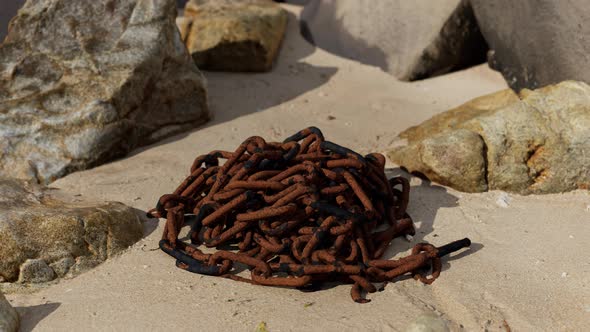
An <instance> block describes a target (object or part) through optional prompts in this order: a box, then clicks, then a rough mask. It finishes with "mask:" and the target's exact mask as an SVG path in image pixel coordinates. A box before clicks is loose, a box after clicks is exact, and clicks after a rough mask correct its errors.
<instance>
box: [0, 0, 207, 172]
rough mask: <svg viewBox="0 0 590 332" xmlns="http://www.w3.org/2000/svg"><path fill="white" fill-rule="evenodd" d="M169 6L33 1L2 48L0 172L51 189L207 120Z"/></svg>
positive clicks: (151, 0)
mask: <svg viewBox="0 0 590 332" xmlns="http://www.w3.org/2000/svg"><path fill="white" fill-rule="evenodd" d="M175 18H176V6H175V2H174V0H120V1H87V0H35V1H33V0H29V1H27V2H26V3H25V5H24V7H23V8H22V9H21V10H20V11H19V13H18V15H17V16H16V17H15V18H14V19H13V20H12V21H11V25H10V28H9V32H8V36H7V37H6V39H5V41H4V43H3V44H2V45H0V151H1V154H0V175H4V176H12V177H17V178H24V179H31V178H33V179H36V180H37V181H39V182H41V183H48V182H51V181H53V180H55V179H56V178H59V177H62V176H64V175H66V174H67V173H70V172H72V171H75V170H80V169H85V168H89V167H92V166H95V165H98V164H101V163H104V162H106V161H108V160H111V159H113V158H115V157H118V156H121V155H123V154H125V153H126V152H128V151H130V150H131V149H133V148H135V147H137V146H140V145H144V144H148V143H151V142H154V141H156V140H159V139H161V138H162V137H165V136H169V135H171V134H173V133H177V132H180V131H183V130H187V129H189V128H193V127H195V126H196V125H198V124H201V123H203V122H204V121H206V120H207V119H208V117H209V113H208V108H207V103H206V91H205V81H204V78H203V76H202V75H201V73H200V72H199V70H198V69H197V67H196V66H195V65H194V63H193V62H192V61H191V58H190V56H189V54H188V52H187V50H186V48H185V47H184V45H183V44H182V42H181V39H180V35H179V33H178V30H177V29H176V25H175Z"/></svg>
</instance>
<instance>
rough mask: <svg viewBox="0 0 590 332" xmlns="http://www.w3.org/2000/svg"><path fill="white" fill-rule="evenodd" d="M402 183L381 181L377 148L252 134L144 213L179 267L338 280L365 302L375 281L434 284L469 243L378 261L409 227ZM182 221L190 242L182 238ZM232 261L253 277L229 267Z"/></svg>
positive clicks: (276, 282)
mask: <svg viewBox="0 0 590 332" xmlns="http://www.w3.org/2000/svg"><path fill="white" fill-rule="evenodd" d="M409 191H410V184H409V181H408V180H406V179H404V178H401V177H400V178H393V179H389V180H388V179H387V177H386V176H385V157H384V156H383V155H381V154H376V153H372V154H368V155H366V156H364V157H363V156H362V155H360V154H358V153H356V152H355V151H352V150H350V149H348V148H346V147H343V146H340V145H338V144H335V143H333V142H329V141H326V140H325V139H324V136H323V134H322V133H321V131H320V130H319V129H317V128H315V127H310V128H307V129H304V130H302V131H300V132H298V133H296V134H295V135H293V136H291V137H289V138H287V139H286V140H285V141H284V142H282V143H279V142H266V141H265V140H264V139H263V138H261V137H258V136H253V137H250V138H248V139H247V140H245V141H244V142H243V143H242V144H240V146H238V148H237V149H236V150H235V151H233V152H229V151H221V150H216V151H212V152H211V153H209V154H206V155H202V156H199V157H197V158H196V159H195V161H194V162H193V164H192V166H191V168H190V174H189V176H187V177H186V178H185V179H184V180H183V181H182V182H181V183H180V184H179V185H178V187H176V189H175V190H174V192H173V193H172V194H168V195H163V196H162V197H161V198H160V200H159V201H158V204H157V206H156V208H154V209H152V210H150V212H149V213H150V214H151V215H153V216H157V217H162V218H166V224H165V225H164V232H163V235H162V239H161V241H160V248H161V249H162V251H164V252H166V253H167V254H169V255H170V256H172V257H174V258H175V259H176V266H178V267H179V268H181V269H183V270H186V271H189V272H194V273H200V274H206V275H213V276H221V277H224V278H229V279H232V280H236V281H242V282H248V283H251V284H256V285H266V286H280V287H301V288H306V287H308V286H311V285H312V284H313V285H317V284H320V283H322V282H326V281H343V282H347V283H351V284H352V289H351V296H352V298H353V300H354V301H356V302H359V303H366V302H368V301H369V300H367V299H365V298H364V297H363V295H364V294H365V293H372V292H375V291H376V288H375V286H374V285H373V284H372V283H373V282H389V281H393V280H394V279H395V278H397V277H399V276H400V275H403V274H411V275H412V276H413V277H414V278H415V279H417V280H420V281H422V282H424V283H432V282H433V281H434V280H435V279H436V278H437V277H438V276H439V275H440V273H441V270H442V262H441V257H443V256H445V255H448V254H450V253H452V252H454V251H457V250H460V249H461V248H465V247H468V246H469V244H470V242H469V240H468V239H464V240H460V241H456V242H453V243H450V244H448V245H445V246H442V247H440V248H436V247H434V246H432V245H429V244H417V245H416V246H415V247H414V248H413V249H412V252H411V254H410V255H408V256H407V257H404V258H401V259H398V260H385V259H381V257H382V256H383V254H384V253H385V251H386V249H387V248H388V247H389V245H390V243H391V241H393V240H394V239H395V238H396V237H399V236H404V235H411V234H414V233H415V230H414V225H413V222H412V219H411V218H410V216H409V215H408V214H407V208H408V202H409V197H410V196H409ZM184 226H190V230H189V233H188V234H189V236H188V238H189V239H190V242H191V244H188V243H185V242H184V239H180V238H179V237H180V233H181V229H182V228H183V227H184ZM202 246H206V247H209V248H215V251H214V252H213V253H204V252H203V251H201V249H199V248H201V247H202ZM236 246H237V250H230V249H228V248H236ZM236 263H239V264H238V265H240V264H241V266H243V265H246V266H247V267H248V268H249V269H250V276H249V277H245V276H242V275H239V276H238V275H236V273H237V272H238V271H239V269H238V268H237V267H236V268H234V266H235V264H236ZM427 270H430V271H431V272H430V274H429V276H427V275H426V274H425V271H427Z"/></svg>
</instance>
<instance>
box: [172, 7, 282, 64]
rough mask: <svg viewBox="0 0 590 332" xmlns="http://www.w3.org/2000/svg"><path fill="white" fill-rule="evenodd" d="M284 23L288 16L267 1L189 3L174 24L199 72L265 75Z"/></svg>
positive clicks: (275, 54) (277, 46)
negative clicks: (177, 24)
mask: <svg viewBox="0 0 590 332" xmlns="http://www.w3.org/2000/svg"><path fill="white" fill-rule="evenodd" d="M287 20H288V15H287V12H286V11H285V10H284V9H282V8H281V7H280V6H279V5H277V4H276V3H274V2H272V1H270V0H191V1H189V2H188V3H187V4H186V7H185V10H184V18H183V19H179V20H177V22H178V23H179V29H180V31H181V32H182V35H183V36H184V41H185V43H186V46H187V47H188V50H189V52H190V53H191V55H192V56H193V59H194V60H195V63H196V64H197V66H198V67H199V68H201V69H206V70H220V71H268V70H270V69H271V68H272V65H273V62H274V60H275V58H276V57H277V54H278V52H279V49H280V46H281V42H282V40H283V36H284V34H285V29H286V27H287Z"/></svg>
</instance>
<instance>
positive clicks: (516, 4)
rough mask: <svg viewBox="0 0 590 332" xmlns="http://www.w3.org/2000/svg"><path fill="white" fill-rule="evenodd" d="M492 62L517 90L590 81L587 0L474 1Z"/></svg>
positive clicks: (588, 8) (589, 8)
mask: <svg viewBox="0 0 590 332" xmlns="http://www.w3.org/2000/svg"><path fill="white" fill-rule="evenodd" d="M471 5H472V6H473V11H474V12H475V16H476V17H477V21H478V24H479V27H480V28H481V31H482V33H483V35H484V37H485V39H486V41H487V43H488V45H489V46H490V49H491V51H490V53H489V59H488V61H489V63H490V66H491V67H492V68H494V69H497V70H498V71H500V72H501V73H502V75H504V78H505V79H506V82H508V84H509V85H510V87H512V88H513V89H514V90H515V91H519V90H520V89H522V88H527V89H536V88H538V87H542V86H545V85H548V84H554V83H558V82H561V81H565V80H577V81H584V82H586V83H590V56H588V54H589V53H590V24H588V21H590V3H589V2H588V0H567V1H556V0H518V1H515V0H492V1H490V0H471Z"/></svg>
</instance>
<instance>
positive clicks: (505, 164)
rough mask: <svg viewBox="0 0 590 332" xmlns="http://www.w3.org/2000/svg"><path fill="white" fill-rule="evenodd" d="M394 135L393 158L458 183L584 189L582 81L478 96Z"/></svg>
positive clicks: (587, 112) (586, 152) (586, 111)
mask: <svg viewBox="0 0 590 332" xmlns="http://www.w3.org/2000/svg"><path fill="white" fill-rule="evenodd" d="M400 137H401V138H403V139H405V140H406V141H405V143H406V144H405V145H403V144H402V145H400V146H398V147H396V148H394V149H393V151H391V152H390V153H389V156H390V158H391V159H392V160H393V161H394V162H396V163H397V164H399V165H401V166H403V167H405V168H407V169H408V170H409V171H411V172H418V173H422V174H424V175H426V176H427V177H429V178H430V179H432V180H434V181H437V182H440V183H442V184H445V185H448V186H451V187H454V188H456V189H458V190H462V191H467V192H480V191H485V190H495V189H498V190H505V191H509V192H515V193H520V194H543V193H556V192H564V191H570V190H575V189H588V188H590V168H589V167H588V165H590V86H588V85H587V84H585V83H582V82H574V81H566V82H562V83H560V84H557V85H552V86H548V87H545V88H541V89H538V90H535V91H531V90H523V91H522V92H521V93H520V95H519V96H518V98H517V96H516V95H514V94H513V93H512V92H511V91H510V90H507V91H503V92H498V93H495V94H491V95H488V96H485V97H481V98H478V99H475V100H473V101H471V102H469V103H467V104H465V105H462V106H460V107H458V108H456V109H453V110H450V111H448V112H445V113H442V114H440V115H437V116H435V117H433V118H432V119H430V120H428V121H426V122H424V123H423V124H421V125H419V126H417V127H413V128H410V129H408V130H406V131H405V132H403V133H401V134H400ZM478 137H479V139H478ZM482 168H483V169H482Z"/></svg>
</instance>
